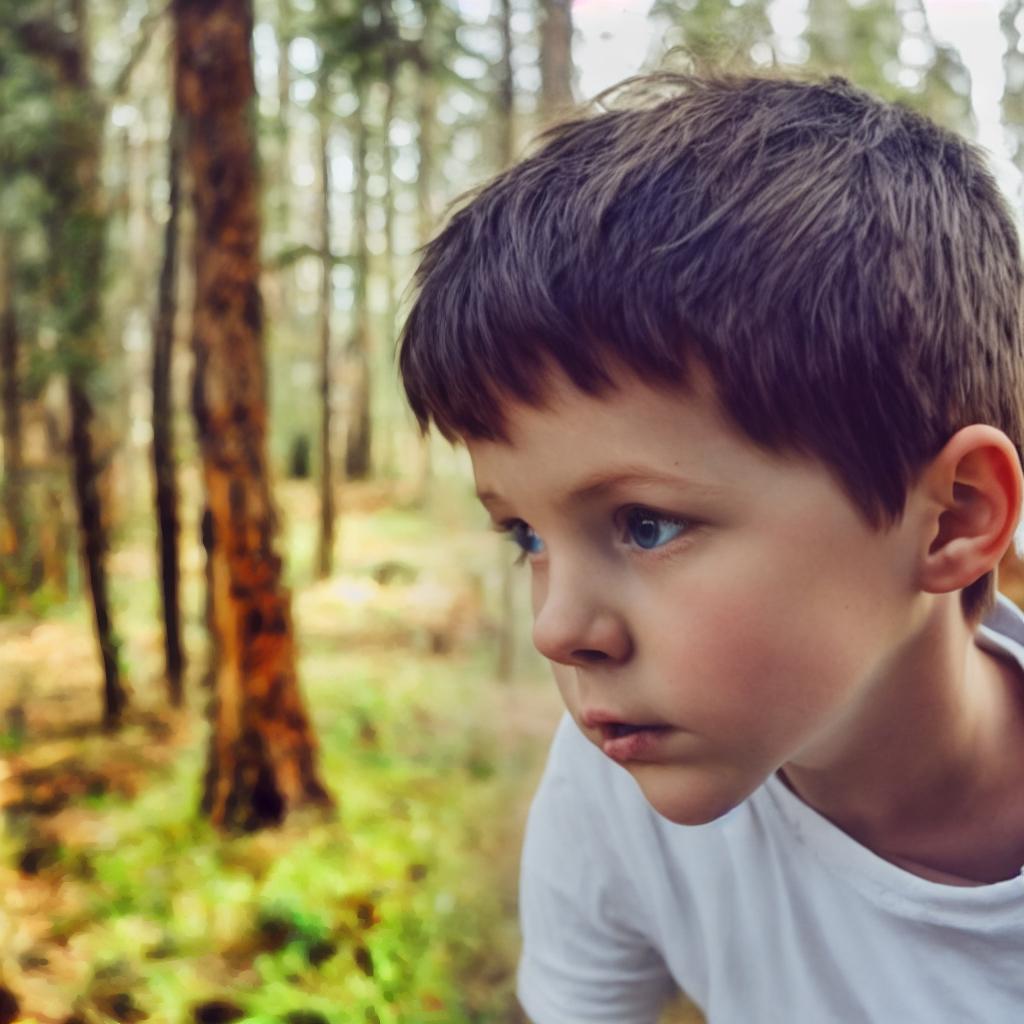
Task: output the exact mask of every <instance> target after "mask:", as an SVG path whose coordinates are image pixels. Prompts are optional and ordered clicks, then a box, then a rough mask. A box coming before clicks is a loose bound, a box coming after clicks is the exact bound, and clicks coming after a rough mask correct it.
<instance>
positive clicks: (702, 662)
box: [468, 375, 920, 824]
mask: <svg viewBox="0 0 1024 1024" xmlns="http://www.w3.org/2000/svg"><path fill="white" fill-rule="evenodd" d="M548 398H549V401H548V403H547V404H546V406H545V407H544V408H543V409H535V408H531V407H528V406H525V405H515V404H514V405H511V406H510V407H509V408H508V410H507V412H508V417H509V418H508V426H509V441H508V443H505V442H488V441H471V442H469V443H468V448H469V452H470V455H471V457H472V460H473V467H474V472H475V475H476V480H477V487H478V490H479V492H480V495H481V499H482V500H483V501H484V503H485V505H486V506H487V508H488V510H489V512H490V513H491V515H492V517H493V519H494V521H495V522H496V523H497V524H500V525H503V526H505V527H506V528H508V529H510V530H511V531H513V533H514V535H515V538H516V539H517V540H518V542H519V543H520V545H521V546H522V547H523V548H524V549H525V550H526V559H527V561H528V562H529V564H530V571H531V575H532V591H533V610H534V620H535V621H534V642H535V644H536V646H537V648H538V650H539V651H540V652H541V653H542V654H544V655H545V656H546V657H547V658H549V659H550V660H551V661H552V662H553V663H554V669H555V677H556V680H557V682H558V686H559V689H560V691H561V693H562V697H563V698H564V700H565V704H566V706H567V707H568V709H569V711H570V712H571V714H572V715H573V717H574V718H575V720H576V722H577V723H578V724H579V725H580V727H581V729H582V730H583V732H584V733H585V735H586V736H587V737H588V738H589V739H590V740H591V741H592V742H593V743H594V744H596V745H597V746H598V747H600V748H602V749H603V750H604V751H605V753H606V754H608V755H609V756H611V757H614V758H615V760H617V761H619V762H620V763H622V764H623V765H624V766H625V767H626V768H627V769H628V770H629V772H630V773H631V774H632V775H633V777H634V778H635V779H636V781H637V782H638V783H639V785H640V787H641V788H642V790H643V792H644V794H645V795H646V797H647V799H648V800H649V802H650V803H651V804H652V805H653V806H654V807H655V809H656V810H658V811H659V812H660V813H661V814H663V815H664V816H665V817H667V818H669V819H671V820H673V821H676V822H679V823H687V824H696V823H701V822H706V821H710V820H712V819H714V818H716V817H718V816H719V815H721V814H723V813H725V812H726V811H728V810H729V809H730V808H732V807H734V806H735V805H736V804H738V803H739V802H740V801H741V800H743V799H744V798H745V797H746V796H747V795H748V794H749V793H750V792H752V791H753V790H754V789H755V788H756V787H757V786H758V785H759V784H760V783H761V782H762V781H763V780H764V779H765V778H766V776H768V775H769V774H770V773H772V772H774V771H776V770H777V769H778V768H779V767H781V766H782V765H784V764H786V763H790V762H792V763H800V764H803V765H806V766H808V767H814V766H820V767H834V766H835V765H836V764H837V763H838V762H839V761H841V759H842V758H843V756H844V753H845V752H846V751H847V750H848V749H849V745H850V744H853V743H855V742H856V739H857V736H856V734H857V732H858V730H859V728H860V727H861V726H862V725H863V721H864V717H865V710H864V709H865V708H866V707H867V706H868V704H870V703H872V702H871V700H869V698H873V697H874V696H875V691H878V690H880V689H884V687H885V685H886V683H887V682H888V681H890V680H889V677H890V676H891V675H892V671H891V666H892V663H893V661H894V660H895V659H896V657H897V656H898V655H899V654H900V653H901V648H902V647H903V646H904V644H905V643H906V642H907V638H908V636H909V635H910V634H911V632H912V631H913V627H914V623H915V621H917V619H918V615H919V612H920V608H919V606H918V603H917V597H916V591H915V588H914V576H915V568H914V566H915V559H916V558H917V556H918V555H919V550H918V548H919V546H920V545H919V541H918V539H917V538H916V537H915V535H914V534H913V532H912V529H913V527H912V526H908V525H906V524H907V518H906V517H905V519H904V521H903V523H901V524H900V525H897V526H896V527H893V528H892V529H889V530H884V531H875V530H872V529H871V528H870V527H869V526H868V525H867V524H865V523H864V522H863V520H862V519H861V518H860V516H859V515H858V513H857V511H856V509H855V508H854V506H853V505H852V504H851V502H850V500H849V499H848V498H847V497H846V495H845V494H844V493H843V492H842V491H841V490H840V488H839V486H838V485H837V483H836V482H835V481H834V480H833V478H832V477H831V476H830V475H829V473H828V472H827V471H826V470H825V469H824V468H823V467H822V466H821V465H820V464H819V463H817V462H814V461H812V460H810V459H802V458H796V457H783V456H780V455H775V454H770V453H766V452H765V451H763V450H761V449H760V448H758V447H757V446H755V445H754V444H753V443H751V442H750V441H749V440H747V439H746V438H745V437H744V436H743V435H742V434H741V433H740V432H739V431H738V430H737V429H736V428H734V427H732V426H731V425H730V424H729V423H728V422H727V421H726V420H725V419H724V417H723V416H722V414H721V413H720V412H719V410H718V407H717V404H716V402H715V400H714V399H713V397H711V393H710V388H709V387H707V385H706V384H702V385H700V386H698V387H695V388H694V390H693V391H692V392H691V391H683V390H680V389H654V388H652V387H650V386H648V385H645V384H643V383H642V382H640V381H638V380H637V379H636V378H634V377H632V376H629V375H624V376H622V377H621V378H620V380H619V387H618V388H617V389H616V390H614V391H611V392H609V393H607V394H606V395H603V396H601V397H588V396H586V395H585V394H583V393H582V392H580V391H578V390H577V389H575V388H574V387H573V386H572V385H571V384H569V383H568V382H567V381H566V380H565V379H564V378H562V377H561V376H560V375H557V376H555V378H554V379H553V380H552V382H551V385H550V389H549V391H548ZM887 667H888V674H887ZM612 723H623V724H626V725H633V726H648V727H650V728H645V729H641V730H639V731H635V732H632V731H630V730H627V729H624V728H621V727H620V726H616V725H614V724H612Z"/></svg>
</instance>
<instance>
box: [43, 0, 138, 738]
mask: <svg viewBox="0 0 1024 1024" xmlns="http://www.w3.org/2000/svg"><path fill="white" fill-rule="evenodd" d="M72 8H73V14H74V19H73V25H74V32H73V34H72V36H71V38H70V40H69V42H70V50H69V51H68V56H69V58H70V59H67V60H64V61H62V62H60V63H59V64H58V66H59V68H60V76H61V86H62V88H63V89H64V90H66V91H67V93H68V94H69V97H68V99H69V102H70V103H81V104H83V107H84V110H83V112H82V113H83V121H84V122H86V123H88V124H89V130H88V131H83V132H82V133H81V135H80V136H79V139H78V147H77V151H76V155H75V165H74V168H73V170H72V171H71V172H70V174H68V176H67V178H66V183H67V189H66V192H65V194H64V201H63V203H62V204H61V207H60V209H56V210H54V211H53V221H52V224H53V234H52V236H51V243H52V244H53V246H54V256H55V258H56V259H57V260H58V262H59V268H58V271H57V272H58V276H59V283H58V286H57V287H58V292H57V294H56V295H55V306H56V308H57V309H58V310H59V311H60V313H61V314H62V315H63V316H64V317H66V318H67V320H66V322H67V323H68V324H71V325H73V326H71V327H69V328H68V330H69V331H71V332H73V333H72V334H71V335H70V336H69V337H67V338H65V349H66V353H67V356H68V358H69V362H70V369H69V371H68V400H69V405H70V409H71V437H70V443H71V462H72V473H73V477H74V492H75V503H76V505H77V508H78V524H79V535H80V540H81V549H82V557H83V561H84V565H85V571H86V575H87V577H88V579H89V590H90V593H91V595H92V605H93V621H94V623H95V626H96V639H97V642H98V644H99V649H100V659H101V661H102V664H103V723H104V725H105V726H106V727H107V728H114V727H116V726H117V725H118V724H119V723H120V720H121V715H122V712H123V711H124V708H125V706H126V704H127V701H128V696H127V692H126V690H125V688H124V686H123V684H122V682H121V676H120V667H119V664H118V650H119V648H120V642H119V640H118V638H117V635H116V633H115V632H114V627H113V623H112V621H111V616H110V599H109V594H108V589H107V569H106V556H107V550H108V541H107V528H106V523H105V522H104V519H103V515H102V512H101V503H100V496H99V467H98V463H97V458H96V453H95V442H94V440H93V434H92V427H93V421H94V419H95V411H94V409H93V405H92V399H91V398H90V396H89V393H88V378H89V377H90V376H91V375H92V374H93V373H94V372H95V371H96V368H97V366H98V364H99V359H100V353H99V345H98V337H99V332H100V323H101V296H100V287H101V284H100V282H101V281H102V267H103V262H104V257H105V254H106V222H105V219H104V216H103V212H102V202H101V196H100V189H101V184H100V144H101V132H102V130H103V118H102V114H101V112H100V110H99V108H98V104H96V103H95V101H94V99H93V97H92V85H91V82H90V80H89V74H88V48H87V44H86V39H87V34H86V24H85V3H84V0H75V2H74V3H73V4H72Z"/></svg>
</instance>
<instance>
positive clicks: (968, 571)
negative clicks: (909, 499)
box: [919, 424, 1024, 594]
mask: <svg viewBox="0 0 1024 1024" xmlns="http://www.w3.org/2000/svg"><path fill="white" fill-rule="evenodd" d="M920 490H921V492H922V493H923V494H924V495H925V497H926V500H927V501H928V505H929V509H930V512H929V515H928V518H927V520H926V522H927V536H926V537H925V538H924V539H925V540H926V542H927V546H926V550H924V551H923V552H922V556H921V561H920V563H919V568H920V577H919V583H920V587H921V589H922V590H924V591H925V592H927V593H932V594H944V593H949V592H951V591H954V590H962V589H963V588H964V587H967V586H970V584H972V583H973V582H974V581H975V580H977V579H980V578H981V577H982V576H984V575H985V573H987V572H990V571H991V570H992V569H994V568H995V567H996V566H997V565H998V564H999V559H1000V558H1001V557H1002V556H1003V553H1004V552H1005V551H1006V549H1007V548H1008V547H1009V545H1010V542H1011V541H1012V539H1013V534H1014V531H1015V530H1016V528H1017V521H1018V519H1019V517H1020V509H1021V495H1022V492H1024V476H1022V473H1021V465H1020V458H1019V457H1018V455H1017V450H1016V448H1015V447H1014V445H1013V442H1012V441H1010V439H1009V438H1008V437H1007V436H1006V434H1004V433H1003V432H1002V431H1001V430H998V429H996V428H995V427H990V426H986V425H984V424H972V425H971V426H969V427H964V428H962V429H961V430H958V431H957V432H956V433H955V434H954V435H953V436H952V437H951V438H950V440H949V441H948V442H947V444H946V445H945V447H943V449H942V451H940V452H939V454H938V455H936V456H935V458H934V459H933V460H932V461H931V462H930V463H929V464H928V465H927V466H926V467H925V469H924V472H923V473H922V475H921V479H920Z"/></svg>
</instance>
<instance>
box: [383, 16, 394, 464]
mask: <svg viewBox="0 0 1024 1024" xmlns="http://www.w3.org/2000/svg"><path fill="white" fill-rule="evenodd" d="M383 9H384V11H385V14H386V16H387V17H389V18H390V17H391V5H390V3H386V4H384V7H383ZM389 54H390V51H388V52H387V53H386V54H385V59H384V84H385V86H386V87H387V94H386V99H385V103H384V129H383V131H382V133H381V152H382V156H383V164H384V253H383V257H382V263H383V270H384V315H385V320H384V323H385V328H384V329H385V336H386V344H387V350H388V351H391V349H392V347H393V345H394V342H395V329H396V326H397V323H398V309H397V306H396V302H395V290H396V282H395V278H396V274H395V246H396V244H397V239H396V233H395V153H394V150H393V148H392V146H391V123H392V121H394V119H395V105H396V103H397V101H398V66H397V63H396V61H395V60H394V58H393V57H392V56H390V55H389ZM390 394H391V392H390V391H389V392H388V396H389V400H388V402H387V404H386V406H383V403H382V406H383V407H382V408H381V409H380V411H381V412H382V413H383V414H384V415H385V417H386V421H385V422H387V423H388V424H389V426H390V424H391V423H392V422H393V420H392V415H391V414H392V411H393V403H392V402H391V400H390ZM379 448H380V449H381V450H380V452H379V455H378V464H379V465H381V466H382V467H383V472H384V475H385V476H390V475H391V474H392V472H393V471H394V469H395V465H394V463H395V432H394V430H392V429H386V430H385V431H384V437H383V439H382V443H381V444H380V446H379Z"/></svg>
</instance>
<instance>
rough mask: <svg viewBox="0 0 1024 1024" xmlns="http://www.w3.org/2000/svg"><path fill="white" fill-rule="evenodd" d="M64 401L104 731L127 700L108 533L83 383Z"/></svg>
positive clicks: (88, 401) (90, 409) (74, 383)
mask: <svg viewBox="0 0 1024 1024" xmlns="http://www.w3.org/2000/svg"><path fill="white" fill-rule="evenodd" d="M68 397H69V399H70V404H71V462H72V466H73V467H74V478H75V502H76V504H77V506H78V523H79V529H80V532H81V537H82V555H83V560H84V562H85V572H86V575H87V576H88V578H89V590H90V592H91V594H92V606H93V619H94V622H95V625H96V636H97V638H98V640H99V645H100V657H101V659H102V661H103V724H104V725H105V726H106V727H107V728H114V727H116V726H117V725H118V724H119V723H120V721H121V715H122V713H123V712H124V708H125V705H126V704H127V702H128V697H127V694H126V692H125V690H124V688H123V687H122V685H121V678H120V666H119V664H118V652H119V650H120V643H119V641H118V639H117V636H116V634H115V633H114V628H113V625H112V623H111V619H110V596H109V594H108V591H107V572H106V557H107V533H106V528H105V526H104V523H103V515H102V512H101V510H100V496H99V489H98V487H97V483H98V477H99V473H98V472H97V470H96V461H95V457H94V454H93V447H92V423H93V420H94V418H95V413H94V410H93V405H92V399H91V398H90V397H89V395H88V393H87V392H86V390H85V387H84V385H83V384H82V383H81V382H80V381H78V380H75V379H74V378H72V379H71V380H69V382H68Z"/></svg>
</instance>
